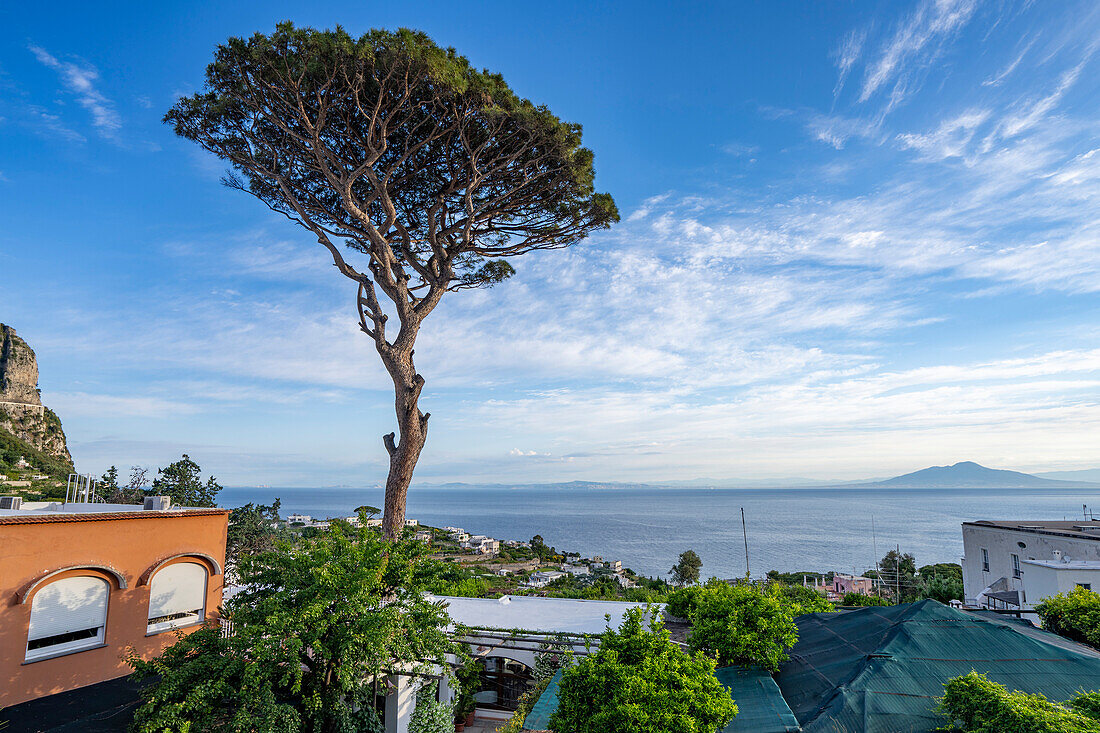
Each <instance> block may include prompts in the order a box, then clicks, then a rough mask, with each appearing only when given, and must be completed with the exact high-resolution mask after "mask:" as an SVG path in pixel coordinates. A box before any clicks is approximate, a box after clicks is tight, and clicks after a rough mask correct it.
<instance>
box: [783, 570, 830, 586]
mask: <svg viewBox="0 0 1100 733" xmlns="http://www.w3.org/2000/svg"><path fill="white" fill-rule="evenodd" d="M831 577H832V573H811V572H810V571H808V570H803V571H800V572H795V573H781V572H779V571H778V570H769V571H768V580H771V581H774V582H779V583H783V584H785V585H802V583H803V582H813V583H820V582H821V581H822V580H824V579H826V578H831Z"/></svg>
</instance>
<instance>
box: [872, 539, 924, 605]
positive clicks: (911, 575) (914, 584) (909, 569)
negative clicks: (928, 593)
mask: <svg viewBox="0 0 1100 733" xmlns="http://www.w3.org/2000/svg"><path fill="white" fill-rule="evenodd" d="M879 576H880V577H881V578H882V581H883V584H884V586H885V587H886V588H888V589H889V590H890V591H891V593H893V594H895V595H897V598H896V599H895V602H896V603H909V602H911V601H916V600H919V599H920V598H921V589H922V586H921V582H920V580H919V579H918V578H917V562H916V559H915V558H914V557H913V555H912V554H910V553H908V552H905V553H899V552H898V551H897V550H890V551H889V552H887V553H886V557H884V558H882V562H880V563H879Z"/></svg>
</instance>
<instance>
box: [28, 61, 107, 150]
mask: <svg viewBox="0 0 1100 733" xmlns="http://www.w3.org/2000/svg"><path fill="white" fill-rule="evenodd" d="M30 50H31V52H32V53H33V54H34V56H35V58H37V59H38V61H39V62H40V63H41V64H43V65H44V66H47V67H48V68H51V69H53V70H54V71H56V72H57V73H58V74H59V75H60V76H61V81H62V83H63V84H64V85H65V87H66V88H67V89H68V90H69V92H71V93H72V94H73V95H74V96H75V97H76V101H77V103H78V104H79V105H80V106H81V107H83V108H84V109H86V110H87V111H88V112H89V114H91V116H92V125H93V126H94V127H95V128H96V130H97V131H98V132H99V134H100V135H101V136H102V137H104V138H106V139H108V140H113V141H117V138H118V132H119V130H121V129H122V118H121V117H120V116H119V114H118V111H117V110H116V109H115V104H114V102H112V101H111V100H110V99H108V98H107V97H106V95H104V94H103V93H102V92H101V91H100V90H99V88H98V87H97V84H98V82H99V72H98V71H97V70H96V68H95V67H94V66H91V65H89V64H77V63H74V62H71V61H60V60H59V59H57V58H56V57H55V56H53V55H52V54H50V53H49V52H48V51H46V50H45V49H43V48H41V47H39V46H35V45H33V44H32V45H31V46H30Z"/></svg>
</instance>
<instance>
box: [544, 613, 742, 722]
mask: <svg viewBox="0 0 1100 733" xmlns="http://www.w3.org/2000/svg"><path fill="white" fill-rule="evenodd" d="M644 617H645V614H644V613H643V612H642V610H641V609H633V610H631V611H629V612H628V613H627V614H626V616H625V618H624V620H623V624H622V626H621V627H620V628H619V629H618V630H617V631H616V630H612V629H608V631H607V632H606V633H605V634H604V635H603V637H602V640H601V642H600V648H599V650H598V651H597V652H596V653H595V654H593V655H592V656H590V657H587V658H585V659H583V660H581V661H580V662H578V663H577V664H575V665H574V666H572V667H570V668H569V669H568V670H566V672H565V673H564V674H563V675H562V679H561V685H560V687H559V690H558V709H557V712H555V713H554V715H553V716H552V717H551V718H550V728H551V729H552V730H554V731H558V733H714V731H716V730H719V729H721V728H723V727H725V726H726V725H727V724H728V723H729V721H730V720H732V719H733V716H734V715H736V714H737V706H736V705H735V704H734V702H733V700H732V699H731V698H730V695H729V692H728V691H727V690H726V688H725V687H723V686H722V684H721V683H720V682H718V679H717V678H716V677H715V676H714V661H713V660H712V659H709V658H708V657H706V656H705V655H703V654H694V655H690V656H689V655H688V654H685V653H684V652H683V651H682V650H681V649H680V648H679V647H678V646H676V645H675V644H673V643H672V642H671V641H670V640H669V635H668V632H667V631H665V630H664V629H663V628H662V627H661V625H660V623H659V622H655V623H654V624H653V626H652V629H651V630H647V629H646V628H644Z"/></svg>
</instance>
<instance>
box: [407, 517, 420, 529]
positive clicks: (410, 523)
mask: <svg viewBox="0 0 1100 733" xmlns="http://www.w3.org/2000/svg"><path fill="white" fill-rule="evenodd" d="M405 526H406V527H418V526H420V522H418V521H417V520H415V519H406V520H405Z"/></svg>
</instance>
